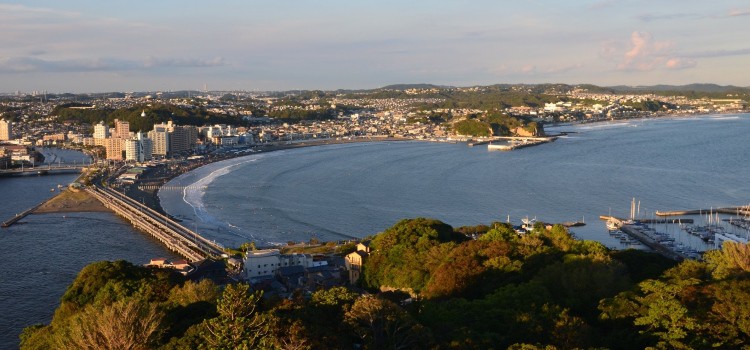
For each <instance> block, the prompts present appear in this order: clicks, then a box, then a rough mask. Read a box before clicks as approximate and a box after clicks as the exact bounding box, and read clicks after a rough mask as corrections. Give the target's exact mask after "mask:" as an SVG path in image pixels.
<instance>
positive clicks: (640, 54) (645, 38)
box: [600, 32, 696, 71]
mask: <svg viewBox="0 0 750 350" xmlns="http://www.w3.org/2000/svg"><path fill="white" fill-rule="evenodd" d="M600 56H602V57H605V58H608V57H618V62H617V66H616V67H617V69H618V70H624V71H651V70H656V69H684V68H691V67H695V65H696V62H695V61H694V60H692V59H689V58H684V57H679V56H677V55H675V54H674V43H673V42H670V41H656V40H654V39H653V37H652V36H651V34H650V33H647V32H633V33H632V34H631V35H630V44H629V45H628V49H627V51H625V52H624V53H622V54H621V55H619V56H618V50H617V48H615V47H614V46H612V43H611V42H609V43H607V44H605V46H604V47H603V48H602V50H601V51H600Z"/></svg>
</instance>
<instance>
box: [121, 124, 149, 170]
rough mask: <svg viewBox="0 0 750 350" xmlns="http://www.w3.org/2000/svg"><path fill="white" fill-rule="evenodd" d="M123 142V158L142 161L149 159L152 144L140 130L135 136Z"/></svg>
mask: <svg viewBox="0 0 750 350" xmlns="http://www.w3.org/2000/svg"><path fill="white" fill-rule="evenodd" d="M124 143H125V160H128V161H134V162H139V163H143V162H145V161H148V160H151V154H152V152H153V151H152V144H151V139H149V138H147V137H145V136H144V135H143V133H142V132H140V131H139V132H138V133H137V134H136V135H135V137H133V138H132V139H128V140H125V141H124Z"/></svg>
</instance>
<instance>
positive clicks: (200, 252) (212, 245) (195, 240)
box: [86, 187, 224, 261]
mask: <svg viewBox="0 0 750 350" xmlns="http://www.w3.org/2000/svg"><path fill="white" fill-rule="evenodd" d="M86 192H87V193H89V194H90V195H91V196H93V197H94V198H96V199H97V200H99V201H100V202H101V203H102V204H103V205H104V206H105V207H107V208H109V209H110V210H112V211H114V212H115V213H117V214H118V215H120V216H122V217H123V218H125V219H127V220H128V221H130V223H131V224H132V225H133V226H134V227H136V228H138V229H141V230H143V231H144V232H146V233H148V234H150V235H151V236H153V237H154V238H156V239H157V240H158V241H159V242H161V243H162V244H164V246H166V247H167V248H168V249H170V250H172V251H174V252H176V253H178V254H180V255H182V256H183V257H185V258H186V259H188V260H190V261H200V260H204V259H206V258H208V257H220V256H222V255H223V254H224V250H223V248H224V247H222V246H221V245H220V244H218V243H216V242H214V241H211V240H208V239H206V238H204V237H202V236H201V235H199V234H198V233H197V232H194V231H192V230H190V229H188V228H186V227H184V226H182V225H181V224H179V223H178V222H176V221H174V220H172V219H170V218H169V217H167V216H165V215H162V214H160V213H158V212H157V211H155V210H153V209H151V208H149V207H147V206H145V205H143V204H142V203H140V202H138V201H136V200H134V199H132V198H130V197H128V196H125V195H124V194H122V193H119V192H116V191H114V190H112V189H109V188H104V187H90V188H86Z"/></svg>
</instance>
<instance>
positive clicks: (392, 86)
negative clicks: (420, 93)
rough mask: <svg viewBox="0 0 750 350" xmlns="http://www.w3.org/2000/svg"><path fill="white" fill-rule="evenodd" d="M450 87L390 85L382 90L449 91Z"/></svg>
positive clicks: (422, 84)
mask: <svg viewBox="0 0 750 350" xmlns="http://www.w3.org/2000/svg"><path fill="white" fill-rule="evenodd" d="M449 88H451V86H446V85H435V84H425V83H420V84H392V85H387V86H383V87H382V88H380V89H382V90H409V89H449Z"/></svg>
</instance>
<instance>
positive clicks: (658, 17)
mask: <svg viewBox="0 0 750 350" xmlns="http://www.w3.org/2000/svg"><path fill="white" fill-rule="evenodd" d="M636 18H637V19H638V20H640V21H641V22H652V21H659V20H673V19H699V18H701V16H700V15H698V14H695V13H671V14H666V15H653V14H643V15H638V16H636Z"/></svg>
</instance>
